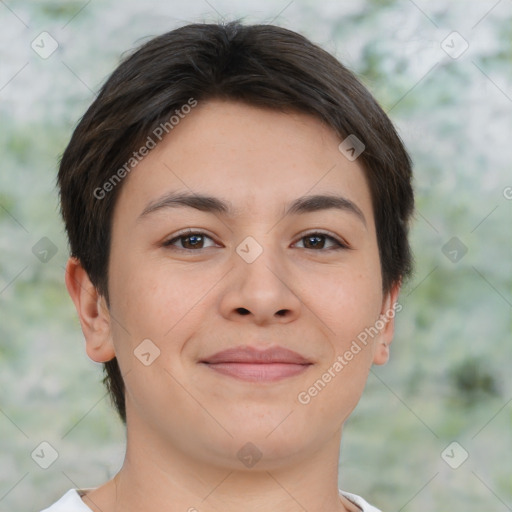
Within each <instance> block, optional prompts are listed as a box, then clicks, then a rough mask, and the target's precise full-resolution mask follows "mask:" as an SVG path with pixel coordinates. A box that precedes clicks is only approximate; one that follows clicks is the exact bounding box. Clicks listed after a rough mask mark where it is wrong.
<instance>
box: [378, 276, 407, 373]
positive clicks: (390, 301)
mask: <svg viewBox="0 0 512 512" xmlns="http://www.w3.org/2000/svg"><path fill="white" fill-rule="evenodd" d="M400 286H401V282H397V283H395V284H394V285H393V286H392V287H391V290H390V291H389V292H388V293H387V294H386V295H385V297H384V300H383V301H382V309H381V312H380V322H381V324H383V325H382V329H380V333H379V335H378V336H377V339H376V340H375V346H374V354H373V363H374V364H377V365H382V364H386V363H387V362H388V360H389V348H390V345H391V342H392V341H393V336H394V333H395V315H396V313H397V312H399V311H400V309H401V305H400V304H398V302H397V300H398V294H399V293H400Z"/></svg>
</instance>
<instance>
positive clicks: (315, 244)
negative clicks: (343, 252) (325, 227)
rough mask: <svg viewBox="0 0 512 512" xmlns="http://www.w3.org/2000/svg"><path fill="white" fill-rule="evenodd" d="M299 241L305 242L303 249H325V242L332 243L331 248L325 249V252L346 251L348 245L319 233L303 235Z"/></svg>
mask: <svg viewBox="0 0 512 512" xmlns="http://www.w3.org/2000/svg"><path fill="white" fill-rule="evenodd" d="M300 240H306V243H305V245H306V247H304V249H313V250H315V249H324V248H325V240H329V241H331V243H334V246H333V247H330V248H327V249H326V250H330V251H337V250H340V249H348V248H349V247H348V245H347V244H346V243H344V242H341V241H340V240H338V239H337V238H335V237H334V236H331V235H328V234H327V233H321V232H313V233H308V234H306V235H303V236H302V237H301V238H300ZM308 246H309V247H308Z"/></svg>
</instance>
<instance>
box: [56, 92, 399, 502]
mask: <svg viewBox="0 0 512 512" xmlns="http://www.w3.org/2000/svg"><path fill="white" fill-rule="evenodd" d="M340 142H341V139H340V138H339V137H338V136H337V135H336V134H335V133H334V131H333V130H332V129H331V128H329V127H328V126H326V125H325V124H323V123H322V122H321V121H319V120H317V119H316V118H313V117H311V116H309V115H307V114H303V113H300V114H299V113H283V112H277V111H272V110H267V109H260V108H256V107H253V106H248V105H245V104H243V103H238V102H225V101H220V100H214V101H209V102H203V103H200V104H199V105H198V106H197V107H196V108H195V109H194V110H193V111H192V112H191V113H190V114H188V115H187V116H186V117H185V118H184V119H183V120H182V121H180V123H179V125H177V126H176V127H175V128H174V129H173V131H172V132H171V133H170V134H169V135H168V136H167V137H166V138H164V139H163V141H162V142H161V143H159V144H158V145H157V147H156V148H155V149H154V150H152V151H151V152H150V153H149V155H148V156H146V157H145V158H144V160H143V161H142V162H141V163H140V164H139V165H138V166H137V167H136V169H135V170H134V171H133V172H132V173H131V174H130V175H129V176H128V177H127V178H125V181H124V182H123V184H122V189H121V191H120V195H119V197H118V201H117V203H116V207H115V210H114V218H113V231H112V248H111V254H110V261H109V293H110V301H111V303H110V309H108V308H107V307H106V303H105V300H104V298H103V297H101V296H100V295H98V293H97V291H96V289H95V287H94V286H93V284H92V283H91V282H90V280H89V278H88V276H87V273H86V272H85V271H84V270H83V268H82V267H81V266H80V263H79V262H78V261H77V260H76V259H74V258H70V259H69V261H68V264H67V268H66V270H67V271H66V285H67V288H68V291H69V293H70V295H71V298H72V299H73V301H74V303H75V306H76V309H77V311H78V314H79V317H80V322H81V326H82V330H83V333H84V336H85V339H86V347H87V353H88V355H89V357H90V358H91V359H92V360H94V361H96V362H103V361H107V360H110V359H112V358H113V357H114V356H116V357H117V358H118V361H119V364H120V367H121V371H122V373H123V375H124V380H125V383H126V389H127V396H126V407H127V451H126V458H125V461H124V464H123V466H122V468H121V470H120V471H119V473H118V474H117V475H116V476H115V477H114V478H113V479H112V480H110V481H109V482H107V483H106V484H104V485H102V486H101V487H99V488H97V489H94V490H90V491H89V492H88V493H87V495H86V496H85V497H84V498H83V500H84V502H85V503H86V504H87V505H88V506H89V507H90V508H91V509H92V510H94V511H100V510H101V511H102V512H114V511H120V510H123V511H125V512H130V511H139V510H158V509H161V510H169V511H189V512H193V511H194V510H198V511H200V512H209V511H217V510H218V511H223V512H229V511H231V510H237V511H239V510H245V511H249V512H250V511H256V510H258V511H261V510H282V511H285V512H288V511H301V512H302V511H303V510H304V509H306V510H308V511H309V512H315V511H317V512H320V511H324V512H325V511H347V510H359V509H358V507H356V506H355V505H354V504H352V503H351V502H349V501H348V500H347V499H345V498H343V497H340V496H339V494H338V454H339V447H340V442H341V435H342V428H343V423H344V421H345V420H346V418H347V417H348V416H349V414H350V413H351V412H352V410H353V409H354V407H355V406H356V404H357V402H358V401H359V398H360V396H361V393H362V391H363V389H364V386H365V383H366V379H367V376H368V372H369V370H370V368H371V365H372V364H384V363H385V362H386V361H387V360H388V357H389V344H390V343H391V340H392V337H393V331H394V321H393V319H388V320H387V321H386V322H385V325H384V327H383V328H382V329H381V330H380V333H379V334H378V335H377V336H375V337H373V338H372V339H370V341H369V343H368V344H367V345H366V346H365V347H362V350H361V351H360V352H359V353H358V354H357V355H355V356H354V358H353V359H352V360H351V361H350V362H348V364H347V365H346V366H344V368H343V370H342V371H341V372H339V373H337V374H336V377H335V378H332V380H331V381H330V382H329V383H328V384H327V385H326V386H325V388H323V389H322V390H321V392H319V393H318V394H317V396H315V397H313V398H312V399H311V401H310V402H309V403H308V404H302V403H300V402H299V401H298V399H297V397H298V394H299V393H300V392H301V391H304V390H308V388H310V387H311V385H312V384H313V383H314V382H315V381H316V380H317V379H319V378H320V377H321V376H322V374H323V373H324V372H325V371H326V370H327V369H328V368H329V367H332V365H333V363H334V361H335V360H336V357H337V356H338V355H343V354H344V353H345V352H346V350H347V349H349V347H350V346H351V343H352V341H353V340H355V339H356V337H357V335H358V334H359V333H361V332H362V331H364V329H365V328H367V327H369V326H373V325H374V324H375V322H376V320H378V319H379V318H380V315H385V314H386V312H387V311H389V310H390V309H391V308H392V306H393V304H394V303H395V301H396V299H397V296H398V293H399V284H398V283H397V284H396V285H395V286H393V287H392V289H391V290H390V291H389V293H387V294H383V293H382V285H381V283H382V281H381V278H382V276H381V270H380V262H379V253H378V247H377V238H376V232H375V224H374V217H373V209H372V202H371V197H370V191H369V188H368V184H367V181H366V178H365V175H364V172H363V168H362V166H361V165H360V164H359V162H358V160H355V161H353V162H351V161H349V160H348V159H347V158H345V156H344V155H343V154H342V153H341V152H340V151H339V150H338V145H339V143H340ZM171 191H180V192H186V191H193V192H194V193H195V194H208V195H211V196H215V197H218V198H220V199H223V200H226V201H230V202H231V203H232V205H233V207H234V208H235V214H234V216H233V217H228V216H225V215H221V214H218V213H217V214H214V213H211V212H203V211H199V210H196V209H192V208H186V207H180V208H163V209H160V210H158V211H155V212H153V213H152V214H149V215H146V216H144V217H142V218H140V219H139V218H138V217H139V215H140V214H141V212H142V211H143V210H144V208H145V207H146V206H147V204H148V203H149V202H150V201H153V200H155V199H158V198H159V197H160V196H162V194H163V193H165V192H171ZM312 194H337V195H342V196H344V197H345V198H347V199H349V200H350V201H352V202H353V203H355V204H356V205H357V206H358V207H359V209H360V210H361V212H362V213H363V215H364V218H365V222H366V224H365V223H364V222H363V221H362V220H361V219H360V218H359V217H358V216H357V215H355V214H354V213H353V212H350V211H341V210H337V209H328V210H322V211H317V212H312V213H311V212H310V213H306V214H301V215H290V216H286V217H284V216H283V212H284V211H285V208H286V205H287V204H288V203H289V202H291V201H292V200H294V199H296V198H298V197H300V196H303V195H312ZM185 228H193V230H200V231H204V232H205V233H206V235H207V236H209V237H210V238H204V239H203V242H202V245H201V243H200V244H199V248H192V249H191V248H190V247H191V244H190V239H188V238H186V235H185V239H183V238H182V239H179V240H178V241H176V242H175V243H174V246H168V247H165V246H163V245H162V244H163V243H164V242H165V241H168V240H171V239H173V238H175V237H176V236H177V235H178V234H181V231H182V230H183V229H185ZM318 231H329V232H331V233H332V234H333V235H334V236H335V237H336V238H338V239H339V240H340V241H344V242H345V243H347V244H348V245H349V247H350V248H349V249H341V250H336V251H335V250H330V248H331V247H335V246H336V243H335V242H334V241H332V240H331V239H329V238H325V239H324V238H321V239H320V242H321V243H320V246H319V248H318V245H317V246H313V245H311V244H309V243H308V240H309V239H308V238H307V237H306V238H304V237H305V235H311V234H313V233H318ZM247 236H251V237H252V238H253V239H254V240H256V241H257V243H258V244H259V246H260V247H261V248H262V250H263V252H262V253H261V254H260V255H259V256H258V257H257V258H256V259H255V261H253V262H252V263H248V262H247V261H245V260H244V259H243V258H242V257H241V256H240V255H239V254H238V253H237V251H236V248H237V246H239V244H241V242H242V241H244V239H245V238H246V237H247ZM322 243H323V245H322ZM187 244H188V245H187ZM183 247H188V248H189V250H188V251H186V250H185V249H182V248H183ZM242 247H243V245H242ZM180 248H181V251H180V250H179V249H180ZM251 250H252V249H251ZM144 339H150V340H151V341H152V343H154V345H155V346H157V347H158V349H159V350H160V355H159V357H157V358H156V359H155V360H154V361H153V362H152V363H151V364H150V365H148V366H146V365H144V364H142V363H141V361H140V360H139V359H138V358H137V357H135V355H134V350H135V349H136V348H137V346H138V345H139V344H140V343H141V342H142V340H144ZM239 345H251V346H253V347H256V348H261V349H263V348H267V347H272V346H276V345H280V346H283V347H285V348H288V349H291V350H294V351H295V352H298V353H299V354H301V355H303V356H304V357H306V358H308V359H309V360H310V361H311V362H312V363H313V364H311V365H310V366H309V367H308V369H307V370H306V371H305V372H303V373H301V374H299V375H296V376H294V377H290V378H286V379H282V380H280V381H277V382H261V383H259V382H256V383H254V382H245V381H242V380H239V379H236V378H233V377H230V376H225V375H221V374H219V373H218V372H215V371H213V370H211V368H209V367H207V366H205V365H203V364H200V363H199V361H200V360H201V359H204V358H206V357H208V356H211V355H212V354H214V353H215V352H217V351H220V350H224V349H227V348H231V347H235V346H239ZM248 442H251V443H253V445H255V446H256V447H257V449H258V451H259V453H261V459H260V460H259V461H258V462H257V463H256V464H255V465H254V466H253V467H246V466H245V465H244V464H243V463H242V462H241V460H240V459H239V458H238V457H237V453H238V451H239V450H240V449H241V448H242V447H243V446H244V445H245V444H246V443H248ZM246 449H247V448H246ZM253 450H254V449H253Z"/></svg>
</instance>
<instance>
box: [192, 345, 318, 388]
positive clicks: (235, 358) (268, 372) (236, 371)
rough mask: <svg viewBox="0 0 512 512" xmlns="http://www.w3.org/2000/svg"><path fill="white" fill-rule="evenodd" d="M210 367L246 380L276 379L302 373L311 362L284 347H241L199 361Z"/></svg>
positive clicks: (262, 380) (264, 380) (267, 380)
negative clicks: (258, 348) (260, 348)
mask: <svg viewBox="0 0 512 512" xmlns="http://www.w3.org/2000/svg"><path fill="white" fill-rule="evenodd" d="M199 362H200V363H201V364H204V365H206V366H207V367H208V368H210V369H211V370H213V371H215V372H217V373H220V374H222V375H226V376H229V377H234V378H236V379H240V380H245V381H248V382H275V381H278V380H281V379H285V378H289V377H294V376H296V375H299V374H301V373H303V372H305V371H306V370H307V369H308V368H309V367H310V366H311V365H312V364H313V363H312V362H311V361H309V360H307V359H306V358H305V357H303V356H301V355H300V354H298V353H297V352H293V351H291V350H288V349H286V348H283V347H273V348H269V349H266V350H257V349H255V348H253V347H249V346H243V347H236V348H231V349H228V350H224V351H222V352H218V353H216V354H214V355H213V356H210V357H208V358H207V359H204V360H201V361H199Z"/></svg>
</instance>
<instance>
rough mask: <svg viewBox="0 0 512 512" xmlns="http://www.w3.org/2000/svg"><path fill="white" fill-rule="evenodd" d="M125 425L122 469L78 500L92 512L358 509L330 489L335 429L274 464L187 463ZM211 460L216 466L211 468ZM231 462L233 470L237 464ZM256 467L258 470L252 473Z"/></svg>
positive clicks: (175, 449) (334, 484)
mask: <svg viewBox="0 0 512 512" xmlns="http://www.w3.org/2000/svg"><path fill="white" fill-rule="evenodd" d="M133 427H134V425H130V429H128V432H129V435H128V437H127V450H126V457H125V460H124V463H123V467H122V468H121V470H120V471H119V473H118V474H117V475H116V477H115V478H114V479H113V480H112V481H110V482H108V483H107V484H105V486H103V487H101V488H99V489H97V490H96V491H93V492H91V493H90V494H89V495H88V496H87V497H86V498H84V502H85V503H86V504H87V505H88V506H89V507H90V508H92V510H94V511H95V512H96V510H101V511H102V512H120V511H123V512H135V511H140V510H162V511H166V512H167V511H168V512H174V511H187V512H214V511H216V512H218V511H219V510H222V511H223V512H231V511H235V510H236V511H237V512H238V511H240V510H244V511H245V512H256V511H259V512H261V511H262V510H280V511H282V512H304V510H307V511H308V512H346V511H357V510H359V509H358V508H357V507H356V506H355V505H353V504H351V503H350V502H349V501H348V500H346V499H345V498H343V497H340V495H339V491H338V453H339V446H340V441H341V429H340V430H339V431H337V432H336V433H335V434H334V435H333V436H332V437H331V439H329V440H328V441H327V442H325V443H324V444H323V445H322V446H319V447H316V449H314V450H312V451H311V453H308V454H304V455H302V456H300V455H294V456H293V457H292V456H290V458H289V460H287V461H282V460H280V461H279V464H277V463H276V464H274V465H272V464H268V463H267V464H266V463H265V462H264V459H262V460H261V461H260V462H259V463H258V464H256V465H255V466H254V467H253V468H251V469H244V470H240V468H239V466H240V463H239V462H238V461H237V460H236V462H232V465H230V464H219V463H218V461H209V460H207V457H205V458H202V459H201V460H199V459H193V458H191V457H190V455H189V454H187V453H184V452H182V451H180V449H179V447H176V446H170V445H169V443H168V442H167V443H165V442H164V441H163V440H159V439H155V438H154V437H152V436H151V435H150V434H149V433H148V432H143V430H141V429H137V428H133ZM215 462H217V463H215ZM237 462H238V464H237ZM258 468H259V469H258Z"/></svg>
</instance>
